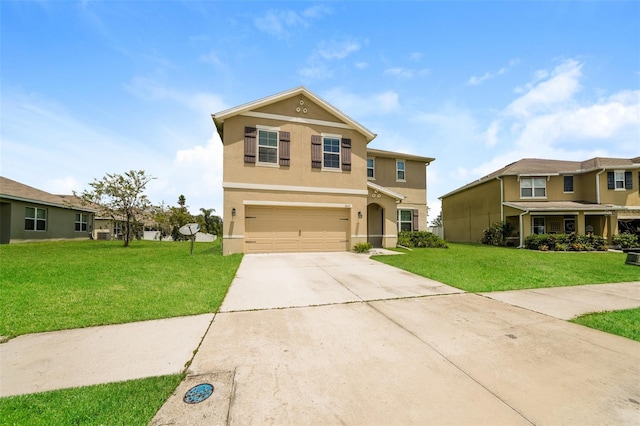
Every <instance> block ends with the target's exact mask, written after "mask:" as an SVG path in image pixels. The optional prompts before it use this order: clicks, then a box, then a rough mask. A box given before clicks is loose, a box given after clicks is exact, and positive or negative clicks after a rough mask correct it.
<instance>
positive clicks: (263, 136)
mask: <svg viewBox="0 0 640 426" xmlns="http://www.w3.org/2000/svg"><path fill="white" fill-rule="evenodd" d="M258 163H266V164H278V131H277V130H264V129H258Z"/></svg>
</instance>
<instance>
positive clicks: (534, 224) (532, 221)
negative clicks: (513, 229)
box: [531, 216, 547, 235]
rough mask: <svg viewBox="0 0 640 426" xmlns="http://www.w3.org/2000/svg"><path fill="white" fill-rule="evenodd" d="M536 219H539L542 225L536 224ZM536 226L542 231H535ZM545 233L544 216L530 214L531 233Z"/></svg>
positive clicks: (545, 223) (545, 222)
mask: <svg viewBox="0 0 640 426" xmlns="http://www.w3.org/2000/svg"><path fill="white" fill-rule="evenodd" d="M536 220H541V221H542V225H539V224H538V225H536ZM536 228H538V229H542V232H536ZM546 233H547V221H546V218H545V217H544V216H532V217H531V234H532V235H533V234H537V235H539V234H546Z"/></svg>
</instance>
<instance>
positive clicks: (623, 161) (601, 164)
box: [439, 157, 640, 199]
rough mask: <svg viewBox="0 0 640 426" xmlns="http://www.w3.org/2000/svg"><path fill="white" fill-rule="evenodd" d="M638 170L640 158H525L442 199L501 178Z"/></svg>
mask: <svg viewBox="0 0 640 426" xmlns="http://www.w3.org/2000/svg"><path fill="white" fill-rule="evenodd" d="M618 168H619V169H637V168H640V157H635V158H605V157H595V158H591V159H589V160H585V161H562V160H545V159H541V158H523V159H522V160H518V161H516V162H513V163H511V164H507V165H506V166H504V167H503V168H501V169H499V170H496V171H495V172H492V173H489V174H488V175H486V176H483V177H481V178H480V179H478V180H476V181H473V182H471V183H468V184H467V185H464V186H462V187H460V188H458V189H455V190H453V191H451V192H449V193H447V194H445V195H443V196H441V197H439V198H440V199H442V198H445V197H448V196H450V195H453V194H455V193H458V192H460V191H463V190H465V189H468V188H472V187H474V186H476V185H480V184H482V183H485V182H487V181H490V180H492V179H495V178H499V177H501V176H553V175H560V174H581V173H588V172H592V171H594V170H603V169H610V170H611V169H618Z"/></svg>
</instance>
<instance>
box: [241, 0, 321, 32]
mask: <svg viewBox="0 0 640 426" xmlns="http://www.w3.org/2000/svg"><path fill="white" fill-rule="evenodd" d="M331 12H332V9H331V8H329V7H326V6H323V5H318V6H312V7H308V8H306V9H304V10H303V11H301V12H297V11H294V10H269V11H267V12H266V13H265V14H264V15H262V16H259V17H256V18H255V19H254V20H253V22H254V24H255V26H256V28H257V29H258V30H260V31H263V32H265V33H267V34H270V35H272V36H275V37H278V38H287V37H289V36H290V35H291V32H290V31H291V30H293V29H295V28H308V27H309V26H310V25H311V20H312V19H320V18H322V17H324V16H325V15H328V14H330V13H331Z"/></svg>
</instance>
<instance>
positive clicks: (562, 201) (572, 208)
mask: <svg viewBox="0 0 640 426" xmlns="http://www.w3.org/2000/svg"><path fill="white" fill-rule="evenodd" d="M639 172H640V157H636V158H631V159H627V158H592V159H590V160H586V161H582V162H580V161H559V160H541V159H532V158H525V159H522V160H520V161H516V162H515V163H512V164H509V165H507V166H505V167H503V168H502V169H500V170H497V171H495V172H493V173H491V174H489V175H487V176H485V177H483V178H480V179H478V180H477V181H475V182H472V183H470V184H468V185H465V186H463V187H461V188H458V189H456V190H454V191H452V192H450V193H448V194H446V195H443V196H442V197H440V199H441V200H442V220H443V225H444V237H445V239H446V240H448V241H453V242H456V241H457V242H480V240H481V238H482V233H483V230H484V229H486V228H487V227H489V226H490V225H491V224H492V223H494V222H496V221H506V222H510V223H512V224H513V225H514V227H515V229H516V231H517V234H516V236H517V238H516V242H517V243H518V244H520V245H522V243H523V241H524V238H526V237H527V236H528V235H531V234H542V233H570V232H577V233H580V234H586V233H589V232H592V233H593V234H594V235H602V236H603V237H605V238H607V239H608V241H609V242H611V238H612V237H613V235H615V234H617V233H621V232H625V231H630V232H638V231H640V173H639Z"/></svg>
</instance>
